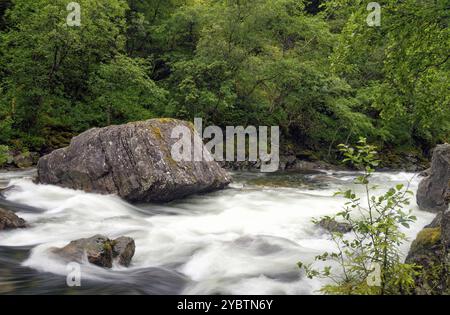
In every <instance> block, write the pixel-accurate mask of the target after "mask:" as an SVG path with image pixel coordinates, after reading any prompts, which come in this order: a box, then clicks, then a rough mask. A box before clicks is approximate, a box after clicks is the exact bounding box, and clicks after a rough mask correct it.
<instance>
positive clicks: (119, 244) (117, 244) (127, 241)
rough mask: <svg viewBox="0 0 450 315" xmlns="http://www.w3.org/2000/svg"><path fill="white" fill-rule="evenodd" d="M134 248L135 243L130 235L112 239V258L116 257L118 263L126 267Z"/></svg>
mask: <svg viewBox="0 0 450 315" xmlns="http://www.w3.org/2000/svg"><path fill="white" fill-rule="evenodd" d="M135 249H136V245H135V244H134V240H133V239H132V238H131V237H125V236H121V237H119V238H117V239H115V240H114V241H113V258H115V259H116V258H117V259H118V260H119V264H120V265H122V266H125V267H128V266H129V265H130V263H131V259H132V258H133V256H134V251H135Z"/></svg>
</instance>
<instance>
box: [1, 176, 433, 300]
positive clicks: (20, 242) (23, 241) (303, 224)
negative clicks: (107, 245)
mask: <svg viewBox="0 0 450 315" xmlns="http://www.w3.org/2000/svg"><path fill="white" fill-rule="evenodd" d="M34 172H35V171H34V170H29V171H22V172H3V173H0V187H1V186H7V185H14V186H15V188H14V189H13V190H10V191H8V192H7V193H6V199H7V201H8V202H14V203H19V204H23V205H27V206H31V207H34V208H29V207H19V208H18V209H17V210H18V213H17V214H18V215H19V216H20V217H22V218H24V219H25V220H26V221H27V222H28V223H29V224H30V227H29V228H27V229H22V230H14V231H4V232H0V294H316V293H317V290H318V289H320V287H321V286H322V285H323V284H324V283H323V280H318V279H314V280H310V279H307V278H306V277H305V276H304V275H303V274H302V273H301V272H300V271H299V269H298V267H297V265H296V264H297V262H298V261H300V260H301V261H304V262H309V261H312V259H313V257H314V256H315V255H317V254H320V253H322V252H323V251H326V250H332V249H333V244H332V243H331V242H330V240H329V238H328V236H327V234H326V233H324V231H323V230H321V229H320V228H318V227H316V226H315V225H314V224H313V223H312V222H311V220H312V219H313V218H317V217H320V216H323V215H330V214H333V213H336V212H338V211H339V210H340V209H341V208H342V205H343V203H344V200H343V199H341V198H340V197H334V196H333V194H334V192H336V191H337V190H339V189H345V188H349V187H352V188H355V186H354V185H353V178H354V176H355V174H353V173H351V172H332V171H330V172H328V173H327V174H309V175H308V174H301V173H279V174H278V173H277V174H262V173H250V172H248V173H234V174H233V175H234V182H233V184H232V185H231V186H230V187H229V188H228V189H225V190H222V191H218V192H214V193H210V194H206V195H198V196H192V197H189V198H185V199H183V200H180V201H175V202H171V203H167V204H164V205H157V204H139V205H130V204H128V203H126V202H124V201H122V200H121V199H119V198H118V197H115V196H104V195H97V194H89V193H84V192H80V191H74V190H70V189H63V188H60V187H55V186H45V185H36V184H34V183H33V182H32V180H31V177H32V176H33V175H34ZM373 180H374V182H375V183H376V184H378V185H379V190H380V192H382V191H383V190H384V189H386V188H387V187H392V186H393V185H396V184H399V183H403V184H407V183H408V182H410V185H411V186H410V188H411V190H412V191H414V192H415V191H416V190H417V185H418V182H419V178H418V177H417V176H414V174H412V173H404V172H383V173H376V174H375V175H374V178H373ZM35 208H37V209H35ZM411 208H412V209H413V211H414V213H415V215H416V216H417V217H418V220H417V222H416V223H414V224H413V225H412V226H411V228H410V229H408V230H406V231H405V232H406V233H407V235H408V237H409V239H410V240H412V239H414V237H415V235H416V234H417V233H418V231H419V230H420V229H421V228H422V227H423V226H424V225H426V224H428V223H429V222H430V221H431V220H432V219H433V215H432V214H430V213H426V212H422V211H420V210H418V209H417V206H416V203H415V201H413V202H412V206H411ZM39 209H40V210H39ZM95 234H104V235H106V236H108V237H110V238H115V237H118V236H122V235H126V236H130V237H132V238H134V239H135V241H136V254H135V256H134V258H133V262H132V265H131V266H130V268H124V267H119V266H114V267H113V268H112V269H111V270H107V269H102V268H99V267H96V266H93V265H89V264H84V265H82V269H81V271H82V274H81V275H82V278H81V287H74V288H69V287H68V286H67V285H66V275H67V266H66V265H65V264H64V263H62V262H60V261H58V260H56V259H55V258H54V257H53V256H51V255H48V250H49V248H51V247H55V246H56V247H61V246H64V245H66V244H67V243H68V242H70V241H71V240H75V239H78V238H83V237H90V236H93V235H95ZM409 245H410V244H409V242H408V243H405V244H404V245H403V246H402V252H403V253H404V254H406V253H407V250H408V248H409Z"/></svg>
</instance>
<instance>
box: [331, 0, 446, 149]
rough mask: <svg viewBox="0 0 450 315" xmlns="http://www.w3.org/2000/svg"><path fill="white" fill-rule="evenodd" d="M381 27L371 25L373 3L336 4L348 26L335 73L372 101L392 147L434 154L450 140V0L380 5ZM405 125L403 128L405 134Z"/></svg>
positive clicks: (342, 0) (370, 108) (371, 110)
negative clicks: (434, 149)
mask: <svg viewBox="0 0 450 315" xmlns="http://www.w3.org/2000/svg"><path fill="white" fill-rule="evenodd" d="M379 3H380V5H381V8H382V9H381V10H382V11H381V14H382V15H381V26H380V27H367V25H366V23H365V20H366V17H367V15H368V11H367V10H366V5H367V3H366V2H365V1H361V0H359V1H353V0H352V1H349V0H331V1H328V2H327V7H328V10H329V13H330V14H333V15H335V16H338V17H339V18H340V19H342V20H343V21H345V22H344V23H343V26H342V30H341V31H340V34H339V37H338V42H337V46H336V50H335V52H334V54H333V55H332V62H333V69H334V71H335V73H336V74H338V75H340V76H342V77H344V78H345V79H346V80H347V81H348V82H349V83H350V84H351V86H352V87H353V88H354V89H355V90H356V91H357V93H358V94H360V93H361V92H362V93H364V94H365V95H367V92H369V93H370V96H369V97H370V101H369V102H368V103H367V106H365V109H364V112H366V113H368V114H370V115H371V116H373V117H374V118H376V119H377V120H378V125H379V126H380V128H381V129H382V130H383V132H382V138H381V139H382V140H383V142H384V143H392V144H395V145H399V144H401V143H409V144H413V143H414V142H416V144H419V145H421V146H423V147H425V148H430V147H431V146H434V145H435V144H436V143H439V142H442V141H446V140H448V139H449V136H450V125H449V124H450V99H449V93H448V81H449V73H450V72H449V63H448V60H449V52H448V47H449V44H450V31H449V28H448V1H446V0H439V1H432V0H426V1H419V0H406V1H402V2H401V3H399V2H398V1H395V0H384V1H379ZM399 126H400V128H399Z"/></svg>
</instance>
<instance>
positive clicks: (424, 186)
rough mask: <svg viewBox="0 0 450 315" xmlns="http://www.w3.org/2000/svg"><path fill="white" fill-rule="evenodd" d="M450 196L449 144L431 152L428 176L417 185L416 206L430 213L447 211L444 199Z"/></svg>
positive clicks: (446, 202)
mask: <svg viewBox="0 0 450 315" xmlns="http://www.w3.org/2000/svg"><path fill="white" fill-rule="evenodd" d="M449 194H450V144H442V145H438V146H437V147H436V148H435V149H434V152H433V159H432V161H431V169H430V171H429V172H428V176H427V177H425V178H424V179H423V180H422V181H421V182H420V184H419V189H418V190H417V204H418V205H419V207H420V209H422V210H425V211H430V212H439V211H445V210H446V209H448V201H446V197H447V196H448V195H449Z"/></svg>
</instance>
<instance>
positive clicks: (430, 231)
mask: <svg viewBox="0 0 450 315" xmlns="http://www.w3.org/2000/svg"><path fill="white" fill-rule="evenodd" d="M440 241H441V229H440V228H439V227H437V228H424V229H423V230H422V231H420V232H419V234H417V237H416V239H415V240H414V242H413V243H412V245H411V251H412V252H417V251H421V250H424V249H428V248H431V247H432V246H434V245H438V244H439V243H440Z"/></svg>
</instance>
